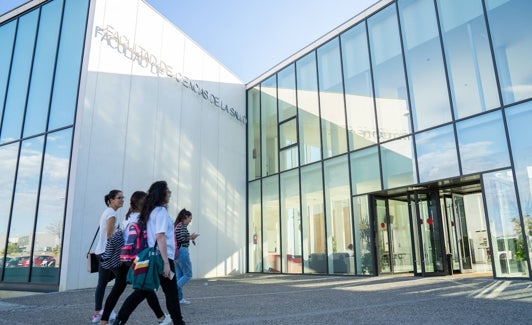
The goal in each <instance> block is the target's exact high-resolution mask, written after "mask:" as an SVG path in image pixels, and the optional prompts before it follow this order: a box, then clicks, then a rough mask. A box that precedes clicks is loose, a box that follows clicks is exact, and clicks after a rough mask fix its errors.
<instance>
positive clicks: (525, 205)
mask: <svg viewBox="0 0 532 325" xmlns="http://www.w3.org/2000/svg"><path fill="white" fill-rule="evenodd" d="M531 12H532V2H530V1H528V0H468V1H463V0H397V1H390V0H382V1H380V2H378V3H376V4H375V5H374V6H372V7H371V8H369V9H368V10H366V11H365V12H363V13H362V14H360V15H358V16H356V17H354V18H353V19H352V20H350V21H348V22H347V23H345V24H344V25H342V26H340V27H338V28H337V29H336V30H334V31H332V32H330V33H329V34H327V35H326V36H324V37H323V38H321V39H319V40H317V41H316V42H314V43H313V44H311V45H310V46H308V47H307V48H305V49H303V50H302V51H300V52H299V53H296V54H295V55H294V56H292V57H290V58H289V59H287V60H285V61H284V62H282V63H280V64H279V65H278V66H276V67H275V68H273V69H272V70H270V71H268V72H266V73H265V74H264V75H263V76H261V77H260V78H258V79H256V80H255V81H253V82H251V83H250V84H248V85H247V109H248V111H247V117H248V125H247V180H248V182H247V193H248V195H247V197H248V211H247V213H248V224H247V227H248V229H247V234H248V235H247V237H248V239H247V247H248V260H247V262H248V271H249V272H273V273H278V272H280V273H294V274H316V273H318V274H345V275H381V274H398V273H412V274H415V275H422V276H431V275H445V274H450V273H451V272H461V273H466V272H482V273H488V274H492V275H493V276H494V277H498V278H510V277H518V278H530V274H531V269H530V259H531V256H532V254H531V248H532V182H531V181H532V144H531V143H532V141H530V137H529V135H528V132H529V131H530V126H531V125H532V101H531V98H532V65H531V64H530V63H529V59H528V57H529V54H530V53H532V34H531V31H532V20H531V19H530V13H531Z"/></svg>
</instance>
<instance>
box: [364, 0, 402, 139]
mask: <svg viewBox="0 0 532 325" xmlns="http://www.w3.org/2000/svg"><path fill="white" fill-rule="evenodd" d="M368 34H369V45H370V49H371V65H372V67H373V82H374V85H375V102H376V105H377V120H378V123H377V124H378V126H379V138H380V141H385V140H388V139H394V138H398V137H401V136H403V135H405V134H408V133H410V130H411V129H410V111H409V108H408V102H407V99H408V94H407V90H406V82H405V73H404V67H403V53H402V49H401V40H400V38H399V25H398V23H397V15H396V11H395V5H390V6H388V7H387V8H386V9H383V10H382V11H380V12H379V13H377V14H375V15H374V16H372V17H371V18H369V19H368Z"/></svg>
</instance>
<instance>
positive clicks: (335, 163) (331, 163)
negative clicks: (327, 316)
mask: <svg viewBox="0 0 532 325" xmlns="http://www.w3.org/2000/svg"><path fill="white" fill-rule="evenodd" d="M323 168H324V170H323V175H324V182H325V183H324V184H325V206H326V208H325V209H326V210H325V211H326V214H327V218H326V219H327V250H328V254H329V260H328V262H329V273H350V274H352V273H354V265H352V264H351V263H353V260H352V259H351V258H350V256H349V248H348V247H349V245H350V244H353V234H352V229H353V228H352V225H351V195H350V194H349V165H348V163H347V155H343V156H340V157H336V158H334V159H330V160H326V161H325V162H324V167H323Z"/></svg>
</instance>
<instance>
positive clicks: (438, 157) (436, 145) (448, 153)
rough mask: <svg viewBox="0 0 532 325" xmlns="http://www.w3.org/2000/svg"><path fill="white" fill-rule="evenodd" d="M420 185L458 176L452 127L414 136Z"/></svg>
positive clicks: (448, 126)
mask: <svg viewBox="0 0 532 325" xmlns="http://www.w3.org/2000/svg"><path fill="white" fill-rule="evenodd" d="M416 153H417V164H418V168H419V181H420V182H421V183H423V182H428V181H434V180H439V179H444V178H449V177H454V176H459V175H460V168H459V166H458V154H457V152H456V140H455V137H454V129H453V126H452V125H447V126H444V127H441V128H437V129H432V130H430V131H426V132H423V133H419V134H416Z"/></svg>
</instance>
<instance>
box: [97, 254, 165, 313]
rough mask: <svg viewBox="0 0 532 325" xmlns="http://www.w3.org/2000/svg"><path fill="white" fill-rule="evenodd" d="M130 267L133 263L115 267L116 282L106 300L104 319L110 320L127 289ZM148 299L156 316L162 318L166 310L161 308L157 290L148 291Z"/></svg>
mask: <svg viewBox="0 0 532 325" xmlns="http://www.w3.org/2000/svg"><path fill="white" fill-rule="evenodd" d="M130 267H131V263H127V264H126V263H121V264H120V266H119V267H118V268H116V269H113V273H114V274H115V276H116V278H115V284H114V285H113V288H112V289H111V292H110V293H109V295H108V296H107V299H106V300H105V305H104V306H105V307H104V309H103V314H102V320H106V321H108V320H109V316H111V311H112V310H113V309H114V308H115V306H116V303H117V302H118V298H120V295H122V293H123V292H124V290H125V289H126V286H127V282H126V280H127V272H128V271H129V268H130ZM146 301H147V302H148V305H150V308H151V309H152V310H153V312H154V313H155V317H157V318H161V317H163V316H164V311H163V310H162V309H161V305H160V304H159V298H158V297H157V294H156V293H155V291H150V292H148V295H147V296H146Z"/></svg>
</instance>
